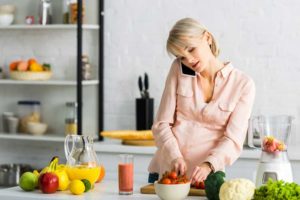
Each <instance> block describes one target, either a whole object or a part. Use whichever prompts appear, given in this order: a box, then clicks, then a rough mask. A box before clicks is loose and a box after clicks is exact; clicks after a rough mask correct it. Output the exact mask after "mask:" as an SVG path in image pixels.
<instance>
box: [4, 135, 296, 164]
mask: <svg viewBox="0 0 300 200" xmlns="http://www.w3.org/2000/svg"><path fill="white" fill-rule="evenodd" d="M0 139H1V140H13V141H16V140H17V141H31V142H33V143H34V142H37V143H40V142H54V143H59V145H60V144H61V143H63V142H64V137H62V136H54V135H53V136H46V135H45V136H32V135H20V134H3V133H0ZM94 149H95V151H96V152H110V153H133V154H144V155H153V154H154V153H155V150H156V147H148V146H143V147H141V146H129V145H122V144H121V140H117V139H107V138H105V140H104V141H103V142H98V141H95V143H94ZM260 154H261V151H260V150H259V149H253V148H249V147H246V146H244V149H243V152H242V154H241V156H240V158H245V159H259V158H260ZM288 154H289V158H290V160H294V161H300V146H296V145H293V146H291V145H290V146H289V149H288Z"/></svg>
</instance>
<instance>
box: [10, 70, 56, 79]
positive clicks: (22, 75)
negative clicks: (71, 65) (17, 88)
mask: <svg viewBox="0 0 300 200" xmlns="http://www.w3.org/2000/svg"><path fill="white" fill-rule="evenodd" d="M51 76H52V72H51V71H44V72H28V71H27V72H20V71H11V72H10V78H11V79H14V80H28V81H29V80H30V81H42V80H48V79H50V78H51Z"/></svg>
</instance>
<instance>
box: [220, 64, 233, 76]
mask: <svg viewBox="0 0 300 200" xmlns="http://www.w3.org/2000/svg"><path fill="white" fill-rule="evenodd" d="M232 70H233V66H232V64H231V62H226V63H225V66H224V67H223V68H222V69H221V70H220V73H221V74H222V76H223V78H226V77H227V76H228V75H229V74H230V72H231V71H232Z"/></svg>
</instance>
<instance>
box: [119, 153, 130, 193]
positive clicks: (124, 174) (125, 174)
mask: <svg viewBox="0 0 300 200" xmlns="http://www.w3.org/2000/svg"><path fill="white" fill-rule="evenodd" d="M118 175H119V194H120V195H129V194H132V193H133V155H130V154H120V155H119V164H118Z"/></svg>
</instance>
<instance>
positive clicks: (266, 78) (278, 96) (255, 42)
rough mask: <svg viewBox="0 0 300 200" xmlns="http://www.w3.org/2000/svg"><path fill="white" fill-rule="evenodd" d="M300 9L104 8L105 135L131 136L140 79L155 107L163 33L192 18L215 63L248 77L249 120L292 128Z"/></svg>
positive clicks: (299, 64)
mask: <svg viewBox="0 0 300 200" xmlns="http://www.w3.org/2000/svg"><path fill="white" fill-rule="evenodd" d="M299 8H300V2H299V1H297V0H290V1H284V0H279V1H272V0H264V1H261V0H252V1H247V2H245V1H238V0H228V1H217V0H211V1H205V0H156V1H149V0H109V1H108V0H107V1H105V46H104V51H105V74H104V75H105V81H104V83H105V91H104V92H105V96H104V98H105V102H104V103H105V118H104V120H105V129H135V98H137V97H139V91H138V86H137V79H138V76H139V75H142V74H143V73H144V72H147V73H148V74H149V77H150V95H151V96H152V97H154V98H155V109H156V110H157V107H158V105H159V101H160V97H161V94H162V91H163V87H164V81H165V78H166V75H167V73H168V70H169V67H170V64H171V62H172V60H173V58H171V57H169V56H168V55H167V53H166V51H165V43H166V39H167V36H168V31H169V30H170V29H171V27H172V26H173V25H174V23H175V22H176V21H177V20H179V19H181V18H184V17H193V18H196V19H198V20H199V21H201V22H202V23H204V24H205V25H206V26H207V27H208V29H209V30H210V31H211V32H212V33H214V35H215V37H216V38H217V40H218V41H219V44H220V47H221V55H220V58H221V59H222V60H224V61H231V62H232V63H233V64H234V66H235V67H236V68H238V69H240V70H243V71H244V72H246V73H247V74H249V75H250V76H251V77H252V78H253V79H254V81H255V83H256V87H257V94H256V101H255V105H254V110H253V114H255V115H256V114H289V115H294V116H295V117H296V120H295V126H294V127H293V135H292V143H293V144H296V143H297V142H299V141H300V137H299V136H297V132H298V131H299V125H300V90H299V88H300V79H299V77H300V58H299V56H298V48H299V45H300V39H299V36H300V28H299V27H300V18H299V17H295V16H298V12H299Z"/></svg>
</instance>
